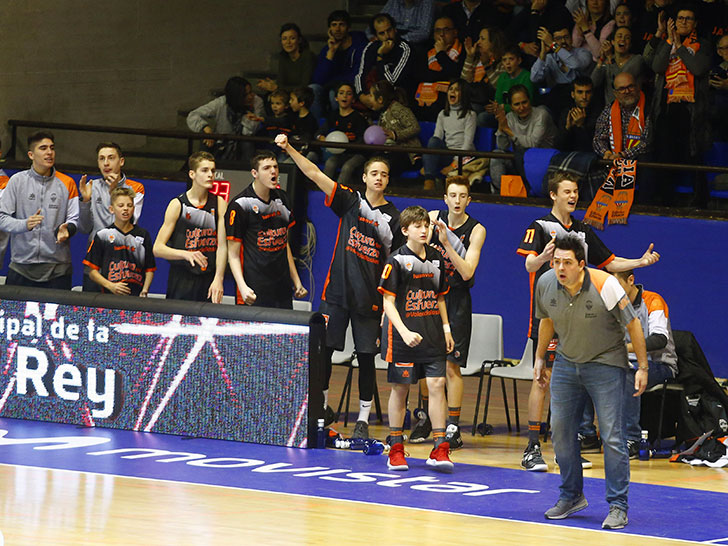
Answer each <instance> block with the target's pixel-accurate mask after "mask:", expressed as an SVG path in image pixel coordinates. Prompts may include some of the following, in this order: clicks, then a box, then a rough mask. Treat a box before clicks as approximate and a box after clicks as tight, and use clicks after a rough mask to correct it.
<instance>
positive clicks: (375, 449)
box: [364, 440, 384, 455]
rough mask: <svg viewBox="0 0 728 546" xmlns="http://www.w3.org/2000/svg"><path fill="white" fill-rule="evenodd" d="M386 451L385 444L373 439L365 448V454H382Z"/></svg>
mask: <svg viewBox="0 0 728 546" xmlns="http://www.w3.org/2000/svg"><path fill="white" fill-rule="evenodd" d="M383 452H384V444H383V443H382V442H378V441H377V440H373V441H371V442H369V443H368V444H367V446H366V447H365V448H364V455H381V454H382V453H383Z"/></svg>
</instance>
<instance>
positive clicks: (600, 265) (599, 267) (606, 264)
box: [597, 254, 615, 290]
mask: <svg viewBox="0 0 728 546" xmlns="http://www.w3.org/2000/svg"><path fill="white" fill-rule="evenodd" d="M614 258H615V256H614V254H612V255H611V256H610V257H609V258H607V259H606V260H604V261H603V262H602V263H600V264H599V265H598V266H597V268H598V269H604V268H605V267H607V266H608V265H609V264H610V263H612V261H613V260H614ZM600 290H601V288H600Z"/></svg>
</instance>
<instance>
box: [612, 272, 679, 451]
mask: <svg viewBox="0 0 728 546" xmlns="http://www.w3.org/2000/svg"><path fill="white" fill-rule="evenodd" d="M614 276H615V277H616V278H617V280H618V281H619V284H620V285H621V286H622V288H623V289H624V291H625V292H626V293H627V297H628V298H629V301H630V302H632V307H634V310H635V312H636V313H637V316H638V317H639V319H640V323H641V324H642V332H643V333H644V336H645V346H646V348H647V359H648V361H649V368H648V370H647V387H646V389H651V388H652V387H654V386H655V385H660V384H662V383H664V382H665V380H667V379H674V378H675V376H676V375H677V371H678V370H677V353H676V352H675V340H674V339H673V337H672V327H671V326H670V312H669V309H668V307H667V303H665V300H664V299H662V296H660V295H659V294H658V293H657V292H650V291H648V290H645V289H644V288H643V287H642V285H641V284H635V280H634V271H633V270H631V269H630V270H628V271H622V272H620V273H614ZM626 341H627V351H628V352H629V364H630V369H629V370H628V371H627V380H626V381H625V384H624V387H625V388H624V398H623V400H624V408H623V411H624V428H625V431H624V432H625V439H626V440H627V450H628V452H629V458H630V459H636V458H637V456H638V455H639V444H640V438H641V435H640V432H641V430H642V427H640V397H639V396H635V392H634V376H635V373H636V372H637V367H636V366H637V356H636V355H635V353H634V348H633V347H632V342H631V340H630V337H629V332H627V334H626Z"/></svg>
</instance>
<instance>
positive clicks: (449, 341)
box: [437, 295, 455, 353]
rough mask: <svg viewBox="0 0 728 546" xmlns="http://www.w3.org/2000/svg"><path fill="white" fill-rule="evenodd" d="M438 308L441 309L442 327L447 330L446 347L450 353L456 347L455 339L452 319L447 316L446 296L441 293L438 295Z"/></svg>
mask: <svg viewBox="0 0 728 546" xmlns="http://www.w3.org/2000/svg"><path fill="white" fill-rule="evenodd" d="M437 309H438V310H439V311H440V318H441V319H442V329H443V331H444V332H445V348H446V349H447V352H448V353H450V352H452V350H453V349H454V348H455V341H454V340H453V338H452V332H451V331H450V320H449V319H448V318H447V307H446V305H445V296H443V295H440V296H438V297H437Z"/></svg>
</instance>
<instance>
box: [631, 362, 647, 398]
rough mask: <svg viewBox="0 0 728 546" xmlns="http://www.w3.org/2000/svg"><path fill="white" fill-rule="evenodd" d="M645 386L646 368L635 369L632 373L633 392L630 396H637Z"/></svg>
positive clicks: (643, 390)
mask: <svg viewBox="0 0 728 546" xmlns="http://www.w3.org/2000/svg"><path fill="white" fill-rule="evenodd" d="M646 388H647V370H645V369H639V368H638V369H637V371H636V372H635V374H634V390H635V393H634V394H633V395H632V396H639V395H641V394H642V393H643V392H645V389H646Z"/></svg>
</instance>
